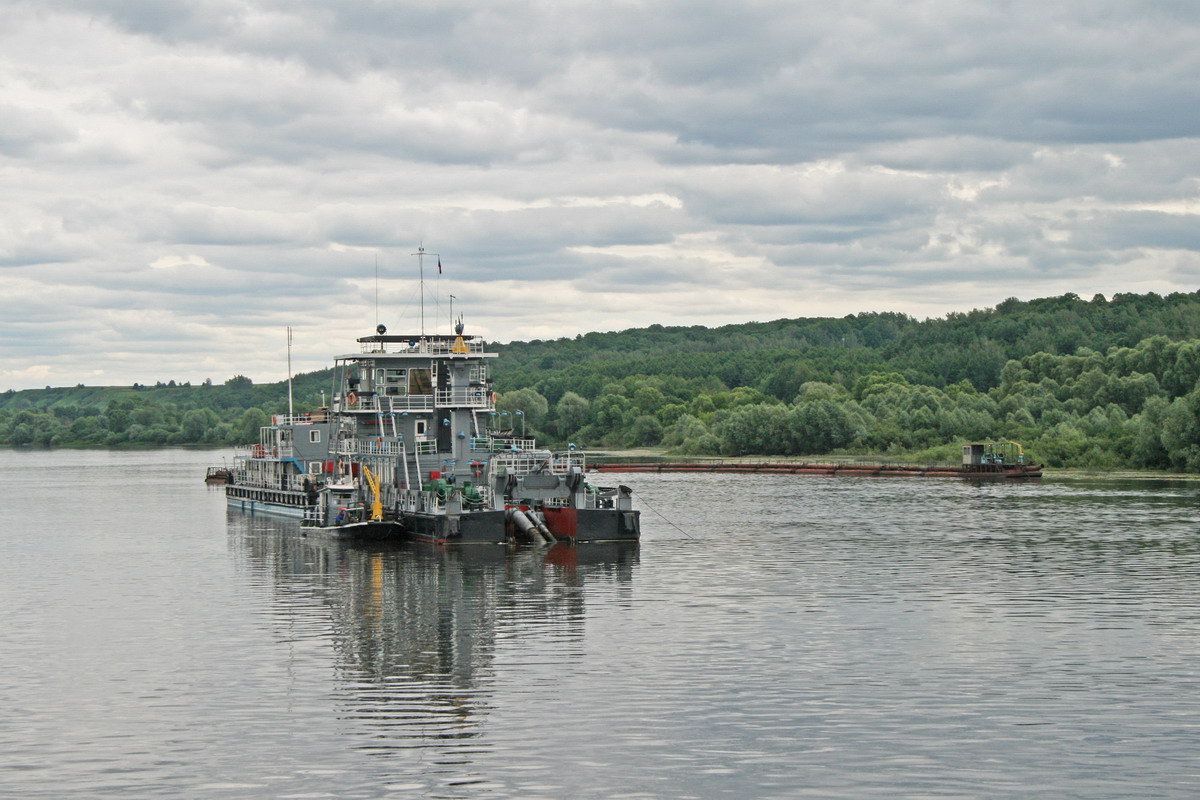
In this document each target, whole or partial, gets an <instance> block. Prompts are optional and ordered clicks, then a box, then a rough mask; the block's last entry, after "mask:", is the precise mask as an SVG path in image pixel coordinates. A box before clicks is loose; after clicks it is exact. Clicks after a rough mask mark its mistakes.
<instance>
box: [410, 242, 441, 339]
mask: <svg viewBox="0 0 1200 800" xmlns="http://www.w3.org/2000/svg"><path fill="white" fill-rule="evenodd" d="M412 255H414V256H416V257H417V265H418V267H419V268H420V270H421V336H422V338H423V337H424V336H425V256H426V255H431V256H437V257H438V258H439V259H440V258H441V257H442V254H441V253H426V252H425V246H424V245H421V246H420V247H418V248H417V252H415V253H413V254H412ZM439 263H440V262H439Z"/></svg>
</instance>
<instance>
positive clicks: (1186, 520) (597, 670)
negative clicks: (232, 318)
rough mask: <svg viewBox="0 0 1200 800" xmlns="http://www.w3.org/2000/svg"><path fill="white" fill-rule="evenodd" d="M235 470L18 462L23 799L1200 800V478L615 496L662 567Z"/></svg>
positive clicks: (677, 484) (13, 470) (17, 643)
mask: <svg viewBox="0 0 1200 800" xmlns="http://www.w3.org/2000/svg"><path fill="white" fill-rule="evenodd" d="M222 455H223V454H222V453H220V452H216V453H214V452H197V451H185V450H161V451H139V452H108V451H67V450H58V451H30V450H0V477H2V479H3V484H2V485H3V486H4V497H5V513H4V514H3V517H2V519H3V523H2V532H0V604H2V608H3V624H2V626H0V706H2V708H3V713H2V714H0V796H3V797H22V798H61V797H66V796H77V797H88V798H117V797H119V798H134V797H136V798H151V797H186V798H247V797H279V798H326V797H328V798H333V797H337V798H360V797H361V798H374V797H428V798H460V797H461V798H477V797H482V798H660V797H661V798H693V797H694V798H723V797H729V798H749V797H756V798H757V797H761V798H796V797H819V798H885V797H886V798H1027V797H1034V796H1036V797H1039V798H1089V799H1090V800H1094V799H1095V798H1132V797H1138V798H1151V797H1154V798H1194V797H1197V796H1200V680H1198V676H1200V483H1187V482H1169V481H1139V482H1121V481H1110V480H1078V481H1066V480H1051V479H1047V480H1044V481H1042V482H1040V483H1033V484H1022V485H1004V484H991V485H982V486H977V485H971V484H968V483H965V482H958V481H952V480H934V479H907V480H906V479H890V480H889V479H869V478H824V477H789V476H761V477H756V476H745V475H704V476H694V475H627V476H614V475H605V476H598V477H600V478H602V479H604V480H605V482H610V481H609V479H611V482H616V481H620V482H624V483H627V484H630V485H632V486H633V487H634V490H635V499H636V502H637V503H638V504H639V507H640V508H641V509H642V512H643V516H642V520H643V541H642V543H641V544H640V545H638V546H632V547H630V546H624V547H617V546H600V545H598V546H593V547H580V548H578V549H576V550H572V549H568V548H554V549H552V550H550V551H546V550H538V549H531V548H524V549H518V550H516V551H514V552H508V551H506V550H505V548H501V547H487V548H470V549H463V550H438V549H434V548H431V547H427V546H414V547H404V546H380V545H368V546H347V545H338V544H335V543H329V542H325V541H320V540H314V539H310V538H304V537H301V536H299V535H298V533H297V532H296V529H295V527H294V525H295V523H294V522H291V521H275V520H273V519H271V518H269V517H262V516H253V517H252V516H245V515H242V514H240V513H236V512H228V511H227V510H226V508H225V504H224V500H223V496H222V494H221V492H220V489H219V488H218V489H211V488H209V487H206V486H205V485H204V484H203V482H202V475H203V467H204V466H206V465H207V464H210V463H214V462H215V463H220V459H221V456H222Z"/></svg>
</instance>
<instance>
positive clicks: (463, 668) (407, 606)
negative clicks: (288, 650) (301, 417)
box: [228, 513, 638, 763]
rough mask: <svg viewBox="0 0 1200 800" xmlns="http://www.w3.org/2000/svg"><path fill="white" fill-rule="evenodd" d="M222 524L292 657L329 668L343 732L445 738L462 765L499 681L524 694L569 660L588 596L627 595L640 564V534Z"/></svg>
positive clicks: (247, 520) (248, 520)
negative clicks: (343, 534)
mask: <svg viewBox="0 0 1200 800" xmlns="http://www.w3.org/2000/svg"><path fill="white" fill-rule="evenodd" d="M228 523H229V531H230V545H231V547H232V548H234V549H235V550H241V551H243V554H244V556H245V558H246V560H247V562H248V563H249V564H250V566H251V568H252V569H253V571H254V572H255V573H257V574H258V575H259V576H260V577H261V578H262V579H263V582H264V583H266V585H267V587H268V588H269V589H270V591H271V594H272V600H273V602H272V616H273V618H275V619H276V620H277V622H280V623H283V624H284V625H286V628H287V635H288V636H289V637H290V638H291V639H292V640H293V641H295V642H297V643H299V642H301V640H303V644H304V645H305V652H304V653H302V654H300V655H298V656H295V657H296V658H300V659H306V660H308V661H307V663H306V664H304V665H303V668H307V667H321V666H324V667H325V668H326V675H328V668H330V667H332V669H333V671H334V676H335V694H334V704H335V708H334V709H333V712H334V713H335V714H336V715H337V717H338V718H339V719H340V720H344V721H361V722H363V723H365V725H364V726H361V727H360V726H359V725H357V724H354V725H352V726H351V728H350V730H347V731H343V732H345V733H350V732H355V733H358V734H360V735H363V736H364V740H363V742H362V743H361V744H360V745H357V746H359V747H362V748H363V749H368V750H380V751H388V752H394V751H395V750H396V749H397V748H422V747H435V748H439V749H445V748H447V747H449V748H450V749H451V750H453V751H454V754H455V755H456V756H459V757H463V758H466V759H467V760H468V761H469V760H470V758H469V753H470V750H471V748H475V749H478V748H480V747H482V748H485V749H487V748H489V745H488V743H487V742H486V741H480V739H481V738H482V739H486V737H484V736H483V733H484V729H483V723H484V721H485V720H486V718H487V715H488V714H489V712H490V711H491V710H492V703H491V701H490V699H491V698H492V696H493V694H494V693H495V691H496V690H497V687H498V686H502V687H503V690H504V691H505V692H506V693H507V694H509V695H511V694H512V693H513V691H514V687H516V689H515V690H516V691H517V692H518V693H519V692H520V691H521V688H520V687H521V685H522V683H523V682H528V683H529V690H530V692H531V693H532V692H534V691H537V690H538V688H539V687H538V686H537V685H536V684H537V683H538V681H540V680H544V679H546V678H549V677H552V676H553V675H554V674H556V673H557V674H561V671H562V670H568V669H570V668H571V666H572V661H578V659H579V657H580V655H581V654H582V652H583V646H582V642H583V636H584V625H585V609H586V607H587V604H586V603H585V600H586V595H587V594H588V593H589V592H599V593H602V594H604V595H607V596H608V597H609V598H611V596H612V595H614V594H616V595H621V594H624V593H626V592H627V591H628V590H629V588H630V585H631V581H632V577H633V573H634V571H635V570H636V568H637V565H638V545H637V543H636V542H608V543H596V544H588V545H578V546H571V545H555V546H553V547H550V548H534V547H523V546H521V547H505V546H478V547H459V548H439V547H436V546H433V545H427V544H381V543H372V544H353V543H347V542H344V541H338V540H332V539H329V538H328V537H319V536H314V537H303V536H300V535H298V534H297V532H296V528H295V526H294V525H293V524H291V523H289V522H288V521H287V520H277V519H274V518H270V517H264V516H254V517H251V516H248V515H244V514H238V513H231V514H230V515H229V517H228ZM605 607H606V608H608V609H609V610H610V611H609V613H611V609H612V607H613V603H612V602H611V600H608V601H606V602H605ZM315 643H320V644H321V645H322V646H318V647H316V648H315V652H314V647H313V645H314V644H315ZM313 658H316V659H324V661H325V662H326V663H325V664H324V665H321V664H318V663H316V662H314V661H312V660H311V659H313ZM289 671H291V670H289ZM510 699H511V698H510ZM456 743H457V744H456ZM468 744H469V746H468ZM464 748H465V749H464ZM443 755H449V753H443ZM460 763H461V762H460Z"/></svg>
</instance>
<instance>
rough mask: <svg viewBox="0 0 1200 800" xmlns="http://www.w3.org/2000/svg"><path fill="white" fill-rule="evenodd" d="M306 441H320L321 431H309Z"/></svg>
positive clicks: (314, 442)
mask: <svg viewBox="0 0 1200 800" xmlns="http://www.w3.org/2000/svg"><path fill="white" fill-rule="evenodd" d="M308 441H309V442H311V443H313V444H316V443H317V442H319V441H321V431H320V430H313V431H309V432H308Z"/></svg>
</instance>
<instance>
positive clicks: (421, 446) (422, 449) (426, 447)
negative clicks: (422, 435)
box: [413, 439, 437, 456]
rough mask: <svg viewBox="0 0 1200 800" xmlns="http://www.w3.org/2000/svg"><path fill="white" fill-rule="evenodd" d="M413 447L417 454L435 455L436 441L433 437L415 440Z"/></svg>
mask: <svg viewBox="0 0 1200 800" xmlns="http://www.w3.org/2000/svg"><path fill="white" fill-rule="evenodd" d="M413 449H414V450H416V452H417V455H419V456H434V455H437V442H436V441H434V440H433V439H429V440H426V441H422V442H416V443H415V444H414V445H413Z"/></svg>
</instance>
